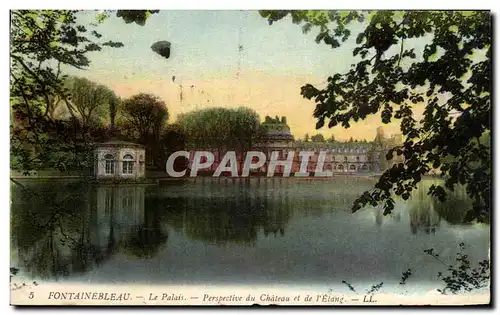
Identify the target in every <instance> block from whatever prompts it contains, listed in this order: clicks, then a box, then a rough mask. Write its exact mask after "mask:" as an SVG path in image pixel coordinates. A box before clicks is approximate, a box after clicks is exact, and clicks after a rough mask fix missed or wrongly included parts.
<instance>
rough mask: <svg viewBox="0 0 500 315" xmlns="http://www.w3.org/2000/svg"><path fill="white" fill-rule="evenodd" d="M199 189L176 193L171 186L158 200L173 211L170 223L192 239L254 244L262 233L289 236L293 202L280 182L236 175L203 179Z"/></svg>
mask: <svg viewBox="0 0 500 315" xmlns="http://www.w3.org/2000/svg"><path fill="white" fill-rule="evenodd" d="M274 186H276V187H274ZM196 188H198V189H197V190H196V191H195V192H192V193H189V194H185V195H183V196H175V193H172V191H171V187H169V186H167V187H165V188H164V190H163V194H162V193H161V192H160V193H159V196H160V197H159V198H160V200H159V201H158V203H159V204H161V205H162V206H161V207H163V208H164V209H167V211H168V213H169V214H168V215H167V224H169V225H170V226H171V227H173V228H174V229H176V230H177V231H179V232H182V233H183V234H184V235H185V236H187V237H189V238H190V239H193V240H200V241H204V242H207V243H212V244H218V245H224V244H229V243H238V244H246V245H253V244H255V242H256V241H257V239H258V238H259V235H262V236H270V235H275V236H278V235H280V236H284V235H285V226H286V224H287V223H288V221H289V219H290V215H291V209H290V208H291V201H290V198H289V196H288V194H286V193H285V191H286V190H284V189H279V183H273V181H272V180H266V181H262V182H260V181H254V180H248V179H232V178H228V179H222V180H219V179H217V181H213V182H212V183H211V182H210V179H203V178H202V179H200V180H199V182H198V184H197V185H196Z"/></svg>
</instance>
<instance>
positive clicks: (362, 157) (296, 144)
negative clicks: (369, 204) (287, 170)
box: [188, 117, 401, 174]
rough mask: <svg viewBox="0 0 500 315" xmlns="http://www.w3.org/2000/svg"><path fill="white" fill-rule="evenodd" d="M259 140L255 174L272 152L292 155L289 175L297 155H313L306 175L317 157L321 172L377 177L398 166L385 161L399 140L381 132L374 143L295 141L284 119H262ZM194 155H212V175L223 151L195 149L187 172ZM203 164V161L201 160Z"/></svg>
mask: <svg viewBox="0 0 500 315" xmlns="http://www.w3.org/2000/svg"><path fill="white" fill-rule="evenodd" d="M261 128H262V131H261V133H262V134H261V137H260V140H259V141H258V142H257V143H255V145H253V147H252V148H251V150H252V151H260V152H263V153H264V154H265V155H266V163H265V164H264V165H263V166H262V167H260V168H259V169H257V170H252V171H253V172H257V173H267V169H268V166H269V161H270V160H271V155H272V153H273V152H278V159H279V160H286V159H287V156H288V154H289V153H290V152H294V158H293V163H292V169H291V173H297V172H299V170H300V167H301V164H302V161H301V157H300V155H299V153H300V152H301V151H313V152H314V155H312V156H311V157H310V158H309V161H308V163H307V170H306V171H307V172H309V173H313V172H316V171H318V170H317V166H318V162H319V160H320V156H321V155H324V156H325V159H324V163H323V169H322V170H319V171H329V172H333V173H379V172H383V171H384V170H386V169H387V168H388V167H390V166H391V165H392V164H393V163H397V162H399V159H397V158H395V159H394V160H392V161H391V162H388V161H387V160H386V159H385V155H386V153H387V150H388V149H389V148H392V147H394V146H396V145H399V144H401V136H399V135H395V136H392V137H386V136H385V135H384V132H383V128H382V127H379V128H378V129H377V134H376V136H375V139H374V141H371V142H366V141H365V142H328V141H322V142H311V141H307V142H304V141H296V140H295V139H294V138H293V136H292V134H291V131H290V127H289V126H288V125H287V123H286V117H282V118H281V119H279V118H278V117H276V118H275V119H273V118H270V117H266V119H265V121H264V122H263V123H262V124H261ZM196 151H209V152H211V153H213V154H214V163H213V164H212V165H211V166H210V167H209V168H207V169H204V171H208V172H213V171H215V170H216V169H217V167H218V166H219V164H220V162H221V161H222V158H223V157H224V155H225V154H226V152H227V150H226V149H222V148H196V149H192V150H190V157H189V162H188V168H191V165H192V161H193V157H194V154H195V152H196ZM236 159H237V162H238V167H237V168H238V170H239V172H240V171H241V169H242V168H243V164H244V160H245V152H236ZM202 162H204V160H202ZM275 170H276V171H275V173H278V174H279V173H282V172H283V171H284V166H281V165H278V166H276V169H275Z"/></svg>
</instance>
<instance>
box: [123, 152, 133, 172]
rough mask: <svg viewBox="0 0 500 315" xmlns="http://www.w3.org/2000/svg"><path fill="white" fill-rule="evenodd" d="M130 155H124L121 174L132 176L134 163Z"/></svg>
mask: <svg viewBox="0 0 500 315" xmlns="http://www.w3.org/2000/svg"><path fill="white" fill-rule="evenodd" d="M133 159H134V158H133V157H132V155H130V154H125V155H124V156H123V174H133V169H134V161H133Z"/></svg>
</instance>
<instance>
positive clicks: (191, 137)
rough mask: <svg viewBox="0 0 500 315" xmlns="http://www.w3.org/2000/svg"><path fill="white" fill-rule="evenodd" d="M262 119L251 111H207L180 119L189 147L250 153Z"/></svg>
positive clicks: (214, 109) (211, 109)
mask: <svg viewBox="0 0 500 315" xmlns="http://www.w3.org/2000/svg"><path fill="white" fill-rule="evenodd" d="M259 121H260V120H259V116H258V115H257V113H256V112H255V111H254V110H252V109H249V108H246V107H240V108H237V109H229V108H207V109H202V110H197V111H193V112H190V113H187V114H183V115H180V116H179V118H178V123H179V125H180V126H181V127H182V128H183V131H184V134H185V135H186V137H187V140H188V144H189V145H191V146H195V147H199V148H203V147H225V148H233V149H241V150H247V149H249V148H251V147H252V143H253V142H254V141H256V139H257V138H258V135H259Z"/></svg>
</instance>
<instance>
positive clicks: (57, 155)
mask: <svg viewBox="0 0 500 315" xmlns="http://www.w3.org/2000/svg"><path fill="white" fill-rule="evenodd" d="M77 13H78V11H70V10H13V11H11V20H10V21H11V28H10V30H11V32H10V35H11V46H10V60H11V67H10V79H11V80H10V105H11V112H12V119H11V120H12V124H11V155H12V157H13V161H14V163H13V164H12V167H13V168H14V169H20V170H24V171H29V170H33V169H39V168H42V167H57V168H60V169H66V168H67V167H71V165H81V163H82V161H81V158H82V157H83V156H82V155H81V154H80V153H81V152H85V151H88V150H87V148H85V147H84V146H85V144H84V143H82V142H81V141H80V139H81V130H80V127H81V126H80V122H79V120H78V119H77V112H76V109H75V108H74V107H73V106H72V105H71V103H70V102H69V101H68V100H69V97H70V94H69V91H68V90H67V89H66V87H65V85H64V82H65V79H66V77H65V75H64V74H63V73H62V70H61V69H62V68H61V66H63V65H65V66H71V67H75V68H78V69H85V68H86V67H87V66H88V65H89V63H90V62H89V60H88V58H87V56H86V55H87V53H89V52H95V51H99V50H101V49H102V48H103V47H104V46H110V47H121V46H123V45H122V44H121V43H117V42H111V41H104V40H103V38H102V35H101V34H99V33H98V32H96V31H95V30H92V29H91V27H92V25H88V26H83V25H79V24H78V23H77ZM63 103H64V104H65V106H66V108H67V110H68V113H69V115H70V117H71V119H70V120H69V121H61V120H57V119H55V118H56V117H55V115H54V112H55V108H56V107H57V106H58V105H61V104H63Z"/></svg>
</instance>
